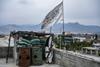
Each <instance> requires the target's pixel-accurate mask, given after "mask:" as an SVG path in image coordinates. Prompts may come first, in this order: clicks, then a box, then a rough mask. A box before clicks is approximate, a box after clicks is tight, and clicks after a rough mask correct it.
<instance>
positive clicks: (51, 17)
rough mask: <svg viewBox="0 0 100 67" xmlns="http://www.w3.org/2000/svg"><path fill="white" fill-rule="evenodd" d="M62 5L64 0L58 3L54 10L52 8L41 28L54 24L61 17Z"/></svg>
mask: <svg viewBox="0 0 100 67" xmlns="http://www.w3.org/2000/svg"><path fill="white" fill-rule="evenodd" d="M62 7H63V2H61V3H60V4H58V5H57V6H56V7H55V8H54V9H53V10H51V11H50V12H49V13H48V14H47V16H46V17H45V19H44V20H43V22H42V26H41V29H44V28H46V27H48V26H50V25H53V24H54V23H56V22H57V21H58V20H59V19H60V17H61V15H62V13H63V11H62Z"/></svg>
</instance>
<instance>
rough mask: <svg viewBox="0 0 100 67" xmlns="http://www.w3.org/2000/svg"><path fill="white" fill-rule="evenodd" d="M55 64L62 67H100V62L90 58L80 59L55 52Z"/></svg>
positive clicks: (69, 54) (68, 54)
mask: <svg viewBox="0 0 100 67" xmlns="http://www.w3.org/2000/svg"><path fill="white" fill-rule="evenodd" d="M54 54H55V63H56V64H60V65H61V66H63V67H100V62H97V61H94V60H93V59H90V58H82V57H80V56H77V55H73V54H71V53H67V52H64V51H63V52H62V51H60V50H55V49H54Z"/></svg>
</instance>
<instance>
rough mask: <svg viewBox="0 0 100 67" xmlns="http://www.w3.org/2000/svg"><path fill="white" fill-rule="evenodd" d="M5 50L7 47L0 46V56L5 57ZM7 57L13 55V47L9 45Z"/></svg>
mask: <svg viewBox="0 0 100 67" xmlns="http://www.w3.org/2000/svg"><path fill="white" fill-rule="evenodd" d="M7 51H8V48H7V47H0V58H6V56H7ZM9 57H10V58H12V57H13V47H10V50H9Z"/></svg>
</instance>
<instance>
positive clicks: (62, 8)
mask: <svg viewBox="0 0 100 67" xmlns="http://www.w3.org/2000/svg"><path fill="white" fill-rule="evenodd" d="M62 1H63V2H62V13H63V19H62V20H63V35H64V32H65V30H64V28H65V27H64V24H65V22H64V21H65V19H64V0H62Z"/></svg>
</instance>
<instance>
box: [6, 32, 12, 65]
mask: <svg viewBox="0 0 100 67" xmlns="http://www.w3.org/2000/svg"><path fill="white" fill-rule="evenodd" d="M10 40H11V33H10V36H9V43H8V49H7V57H6V63H8V58H9V50H10Z"/></svg>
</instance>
